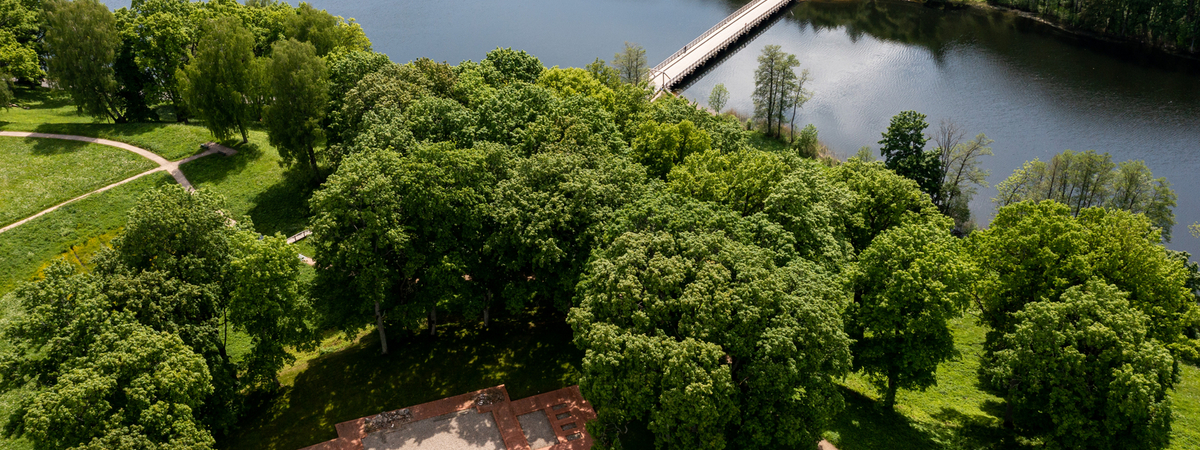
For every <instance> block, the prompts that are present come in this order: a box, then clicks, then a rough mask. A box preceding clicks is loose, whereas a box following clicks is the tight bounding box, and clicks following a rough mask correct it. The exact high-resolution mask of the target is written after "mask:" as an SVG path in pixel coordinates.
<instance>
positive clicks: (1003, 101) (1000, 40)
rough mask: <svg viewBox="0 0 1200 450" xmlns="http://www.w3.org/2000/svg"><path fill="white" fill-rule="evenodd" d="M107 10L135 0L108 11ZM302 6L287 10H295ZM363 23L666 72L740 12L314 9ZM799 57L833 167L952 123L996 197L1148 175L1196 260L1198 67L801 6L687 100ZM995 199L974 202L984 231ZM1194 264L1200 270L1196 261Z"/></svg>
mask: <svg viewBox="0 0 1200 450" xmlns="http://www.w3.org/2000/svg"><path fill="white" fill-rule="evenodd" d="M106 3H107V4H108V5H109V6H112V7H114V8H116V7H121V6H127V5H128V1H123V2H122V1H114V0H108V1H106ZM294 3H295V2H293V4H294ZM311 3H312V4H313V5H314V6H316V7H319V8H324V9H327V10H329V11H330V12H331V13H333V14H336V15H341V16H344V17H353V18H356V19H357V20H358V22H359V23H361V24H362V26H363V28H364V29H365V30H366V33H367V36H369V37H370V38H371V40H372V42H373V43H374V46H375V50H377V51H380V52H383V53H386V54H388V56H390V57H391V59H392V60H393V61H396V62H406V61H409V60H412V59H415V58H418V57H429V58H432V59H434V60H438V61H448V62H450V63H452V64H456V63H458V62H461V61H463V60H468V59H470V60H476V61H478V60H479V59H482V58H483V56H484V54H485V53H487V51H489V50H491V49H493V48H496V47H513V48H518V49H523V50H526V51H529V52H530V53H532V54H534V55H536V56H538V57H539V58H540V59H541V60H542V62H543V63H544V64H546V65H547V66H554V65H558V66H563V67H567V66H574V67H582V66H583V65H584V64H587V63H588V62H591V61H592V60H593V59H595V58H596V57H602V58H605V59H609V60H611V59H612V55H613V53H615V52H616V51H618V50H619V49H620V48H621V47H622V43H623V42H625V41H630V42H636V43H638V44H641V45H642V46H643V47H645V48H646V56H647V58H648V59H649V60H650V64H652V65H653V64H657V63H658V62H659V61H661V60H662V59H664V58H666V57H667V56H669V55H671V54H672V53H674V52H675V51H676V50H678V49H679V48H681V47H682V46H683V45H684V44H686V43H688V42H689V41H691V40H692V39H693V38H695V37H696V36H699V35H700V34H701V33H703V32H704V31H705V30H707V29H708V28H709V27H711V26H712V25H714V24H716V23H717V22H719V21H720V20H721V19H722V18H724V17H725V16H726V15H728V14H729V13H731V12H732V11H733V10H735V9H737V8H738V7H740V6H741V5H743V4H744V3H745V2H741V1H724V0H586V1H584V0H522V1H515V0H447V1H438V2H433V1H424V0H399V1H396V0H312V1H311ZM770 44H776V45H780V46H782V47H783V50H784V51H787V52H790V53H794V54H796V55H797V57H798V58H799V59H800V61H801V63H802V66H801V67H802V68H805V69H809V70H810V71H811V84H810V86H811V88H812V89H813V90H814V91H815V93H816V95H815V97H814V98H813V99H812V100H811V101H810V102H809V103H808V104H807V105H805V107H804V111H803V112H802V113H801V115H800V117H799V118H798V119H797V123H812V124H814V125H815V126H816V127H817V129H818V130H819V132H820V138H821V140H822V141H823V142H825V144H826V145H828V146H829V147H830V148H831V149H833V150H834V151H835V152H836V153H838V154H839V155H841V156H843V157H845V156H848V155H853V154H854V153H855V152H856V151H857V149H858V148H859V147H862V146H871V147H872V148H878V144H877V141H879V139H880V133H881V132H882V131H883V130H884V129H886V127H887V123H888V120H889V118H890V117H891V116H892V115H895V114H896V113H898V112H900V111H903V110H909V109H911V110H916V111H919V112H922V113H924V114H927V115H928V116H929V119H928V122H929V123H930V124H932V126H931V130H930V131H932V129H935V128H936V126H937V123H938V122H939V121H940V120H942V119H943V118H953V119H955V120H956V121H958V123H959V124H961V125H963V127H964V128H965V129H966V130H967V132H968V133H969V134H970V135H972V136H973V135H974V134H976V133H986V134H987V136H988V137H989V138H991V139H994V140H995V143H994V144H993V145H992V149H993V150H994V152H995V156H992V157H987V158H986V159H985V161H984V163H983V164H984V166H985V167H986V168H987V169H989V170H991V173H992V175H991V177H990V178H989V180H988V181H989V182H990V183H992V185H994V184H995V183H998V182H1000V181H1001V180H1003V179H1004V178H1006V177H1007V176H1008V175H1009V174H1011V173H1012V171H1013V170H1014V169H1017V168H1019V167H1020V166H1021V164H1022V163H1023V162H1025V161H1026V160H1031V159H1034V158H1041V159H1042V160H1046V159H1048V158H1049V157H1050V156H1052V155H1053V154H1055V153H1058V152H1060V151H1062V150H1065V149H1072V150H1079V151H1082V150H1096V151H1100V152H1109V153H1111V154H1112V155H1113V159H1114V160H1116V161H1124V160H1129V159H1141V160H1145V161H1146V164H1147V165H1148V166H1149V167H1150V169H1151V170H1152V171H1154V174H1155V175H1156V176H1165V177H1167V179H1168V180H1170V181H1171V183H1172V184H1173V185H1174V186H1173V187H1174V189H1175V192H1176V193H1177V194H1178V195H1179V204H1178V206H1177V207H1176V208H1175V214H1176V220H1177V222H1178V225H1177V226H1176V227H1175V229H1174V240H1173V242H1172V243H1170V244H1168V247H1170V248H1174V249H1178V250H1186V251H1189V252H1191V253H1192V254H1193V255H1200V239H1196V238H1193V237H1192V236H1191V235H1190V234H1189V233H1188V231H1187V225H1188V224H1191V223H1194V222H1197V221H1200V196H1197V195H1196V194H1198V193H1200V63H1197V62H1196V61H1193V60H1184V59H1181V58H1173V57H1166V56H1161V55H1159V56H1152V55H1151V56H1147V55H1145V52H1141V51H1132V50H1130V49H1126V48H1122V47H1121V46H1115V45H1109V44H1101V43H1096V42H1092V41H1089V40H1087V39H1082V38H1077V37H1074V36H1071V35H1069V34H1067V33H1064V32H1061V31H1059V30H1057V29H1054V28H1053V27H1049V26H1046V25H1043V24H1040V23H1038V22H1035V21H1033V20H1028V19H1023V18H1019V17H1016V16H1015V15H1013V14H1008V13H1000V12H994V11H984V10H978V9H968V10H962V11H939V10H932V9H928V8H925V7H923V6H921V5H918V4H912V3H894V2H876V3H863V2H834V3H823V2H806V3H800V4H797V5H795V6H794V7H792V8H791V9H790V10H788V11H785V12H784V13H783V14H782V16H781V17H780V18H779V19H778V20H776V21H775V22H773V23H769V24H767V25H766V26H765V27H764V29H763V30H762V31H761V32H760V33H758V34H757V36H755V37H753V40H751V41H749V42H748V43H746V44H745V45H744V47H742V48H741V50H739V51H737V52H733V53H731V54H730V55H728V57H727V58H725V59H724V60H723V61H721V62H720V63H717V64H711V66H712V67H709V68H707V70H706V71H705V72H704V73H703V74H702V75H701V76H699V77H696V79H695V80H694V81H693V82H692V84H691V85H690V86H689V87H688V88H687V89H686V90H685V91H684V92H683V95H685V96H687V97H688V98H691V99H694V100H696V101H699V102H700V103H701V104H704V103H706V102H707V98H708V93H709V92H710V90H711V89H712V87H713V86H715V85H716V84H717V83H724V84H725V86H726V87H727V88H728V89H729V91H730V101H729V105H728V107H732V108H734V109H736V110H739V111H745V112H749V111H750V110H751V109H752V106H751V101H750V93H751V92H752V91H753V88H754V83H753V72H754V69H755V68H756V66H757V62H756V60H755V59H756V57H757V56H758V54H759V52H760V51H761V50H762V47H763V46H766V45H770ZM994 195H995V189H994V188H991V187H989V188H987V189H981V190H980V193H979V194H978V195H977V196H976V199H975V201H974V202H973V203H972V210H973V213H974V215H975V219H976V221H977V222H978V223H980V224H986V223H988V222H989V221H990V218H991V216H992V213H993V211H994V208H993V206H992V203H991V198H992V197H993V196H994ZM1193 259H1196V258H1193Z"/></svg>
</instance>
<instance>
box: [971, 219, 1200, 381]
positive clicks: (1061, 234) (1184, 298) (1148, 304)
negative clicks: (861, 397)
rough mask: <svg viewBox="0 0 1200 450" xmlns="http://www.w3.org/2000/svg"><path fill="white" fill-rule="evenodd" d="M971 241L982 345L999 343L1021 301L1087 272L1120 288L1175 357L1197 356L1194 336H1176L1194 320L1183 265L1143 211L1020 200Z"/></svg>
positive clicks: (1051, 295)
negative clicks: (984, 332)
mask: <svg viewBox="0 0 1200 450" xmlns="http://www.w3.org/2000/svg"><path fill="white" fill-rule="evenodd" d="M971 245H972V248H971V251H970V252H971V254H973V255H975V256H976V261H977V263H978V264H979V265H980V267H981V268H982V269H983V271H984V272H983V273H984V274H985V275H986V276H985V277H983V278H981V280H980V283H979V285H978V294H979V297H978V302H979V303H978V307H979V308H980V309H981V311H982V312H981V314H980V318H981V320H982V321H983V322H984V323H985V324H987V325H988V326H989V327H991V328H992V330H994V332H993V333H990V334H989V335H988V339H987V341H986V342H985V343H984V349H985V351H988V352H995V351H999V350H1002V349H1003V347H1002V344H1001V343H999V342H998V341H997V339H998V338H999V335H1000V334H1004V333H1010V332H1012V330H1014V329H1015V327H1016V326H1017V325H1018V322H1017V320H1016V318H1015V316H1014V314H1015V313H1016V312H1017V311H1020V310H1021V309H1022V308H1024V307H1025V305H1027V304H1030V303H1035V302H1040V301H1055V299H1058V298H1060V297H1061V296H1062V293H1063V292H1065V291H1066V290H1067V289H1069V288H1071V287H1073V286H1080V285H1083V284H1085V283H1087V282H1088V281H1089V280H1091V279H1093V278H1095V279H1099V280H1102V281H1104V282H1105V283H1107V284H1111V285H1113V286H1115V287H1116V288H1117V289H1120V290H1121V291H1123V292H1127V293H1128V294H1129V296H1128V301H1129V304H1130V306H1131V307H1133V308H1136V309H1138V310H1140V311H1142V312H1143V313H1144V314H1146V316H1148V317H1149V318H1150V322H1149V323H1148V326H1149V333H1150V336H1151V337H1153V338H1155V339H1157V340H1158V341H1159V342H1162V343H1163V344H1164V345H1166V346H1167V348H1168V349H1170V350H1171V351H1172V352H1173V353H1174V354H1175V355H1176V356H1180V357H1183V358H1196V357H1197V356H1198V355H1200V353H1198V352H1197V349H1198V348H1200V343H1197V342H1196V341H1195V340H1190V339H1188V338H1187V336H1186V335H1184V330H1186V329H1188V328H1189V327H1191V326H1195V324H1196V323H1197V320H1200V316H1198V315H1197V312H1196V303H1195V296H1194V295H1193V294H1192V292H1191V289H1190V288H1189V287H1188V282H1189V279H1190V278H1191V276H1190V273H1189V270H1188V268H1187V267H1186V266H1185V264H1184V262H1183V261H1181V260H1179V259H1178V258H1174V257H1172V256H1171V254H1170V253H1168V251H1167V250H1166V248H1164V247H1163V246H1162V244H1161V240H1160V238H1159V236H1158V234H1157V231H1156V230H1155V229H1154V227H1153V225H1151V223H1150V221H1149V220H1148V219H1147V218H1146V217H1145V216H1143V215H1140V214H1132V213H1129V212H1127V211H1121V210H1112V209H1105V208H1088V209H1084V210H1083V211H1081V212H1080V214H1079V216H1078V217H1076V216H1074V215H1072V214H1071V209H1070V207H1068V206H1066V205H1063V204H1061V203H1057V202H1053V201H1043V202H1041V203H1033V202H1022V203H1017V204H1013V205H1009V206H1007V207H1004V208H1000V210H999V211H998V212H997V214H996V218H995V219H994V220H993V221H992V224H991V226H990V227H989V228H988V229H987V230H983V231H977V232H975V233H972V237H971ZM1113 255H1120V257H1114V256H1113Z"/></svg>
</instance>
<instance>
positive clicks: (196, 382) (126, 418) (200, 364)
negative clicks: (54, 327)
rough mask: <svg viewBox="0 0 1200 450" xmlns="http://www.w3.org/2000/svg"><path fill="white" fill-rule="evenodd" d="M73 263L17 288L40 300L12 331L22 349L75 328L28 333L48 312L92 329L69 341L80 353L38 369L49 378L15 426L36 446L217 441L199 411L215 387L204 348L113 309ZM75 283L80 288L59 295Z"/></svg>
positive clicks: (27, 299)
mask: <svg viewBox="0 0 1200 450" xmlns="http://www.w3.org/2000/svg"><path fill="white" fill-rule="evenodd" d="M70 270H71V269H70V267H69V266H67V265H66V264H59V265H58V267H56V268H54V269H52V270H48V271H47V272H48V277H47V279H46V281H43V282H40V283H45V284H47V286H40V285H39V284H40V283H39V284H30V285H26V286H25V287H23V292H22V293H21V294H19V297H20V298H22V299H23V302H24V305H25V306H26V307H27V308H29V307H33V308H30V310H31V312H32V313H33V314H31V315H26V316H23V317H22V318H20V319H18V322H17V323H16V324H15V325H10V327H11V328H9V330H10V331H6V333H5V335H6V338H8V339H9V342H11V343H12V344H13V345H14V346H15V347H17V348H18V349H19V351H36V350H37V344H39V343H41V344H46V343H47V341H50V340H58V339H62V338H65V337H67V336H65V335H53V334H51V336H53V337H51V336H47V335H40V336H39V335H38V334H36V333H33V334H25V333H22V331H32V330H33V329H36V328H38V327H37V326H36V325H34V324H36V323H37V322H38V321H41V320H46V319H50V320H54V319H61V318H63V317H64V316H68V317H70V318H71V319H72V320H70V321H69V322H68V323H67V324H66V325H67V327H71V328H74V327H85V328H87V329H88V332H87V333H84V334H76V335H75V336H73V337H75V338H82V339H79V340H77V341H73V342H71V344H70V345H71V346H73V347H78V349H76V350H74V351H73V352H72V353H73V354H74V356H73V357H71V358H69V359H63V360H59V361H58V362H57V364H56V365H53V366H50V365H49V364H47V365H46V369H47V371H46V372H43V373H42V374H41V376H40V377H39V378H38V379H37V380H38V381H39V383H40V384H41V386H42V387H40V388H35V389H34V391H33V394H32V395H30V396H29V397H27V398H26V400H25V401H24V402H23V403H22V404H21V405H20V406H19V409H18V412H17V413H16V414H15V415H14V417H13V418H12V420H13V422H10V423H9V427H11V428H10V429H16V430H20V433H22V434H24V435H25V436H27V437H29V438H30V439H31V440H32V441H33V442H34V448H36V449H47V450H49V449H59V448H80V449H97V450H99V449H119V450H125V449H129V450H133V449H141V448H190V449H208V448H212V446H213V438H212V436H211V435H210V434H209V432H208V431H207V430H206V429H205V428H204V427H203V426H202V425H201V424H200V423H198V420H197V418H196V416H195V414H194V413H195V411H196V410H197V408H199V407H200V406H201V405H202V404H203V403H204V401H205V399H206V398H207V397H208V396H209V395H210V394H211V393H212V391H213V386H212V377H211V376H210V374H209V371H208V367H206V365H205V361H204V358H202V357H200V356H199V355H196V354H195V353H193V352H192V350H191V348H189V347H188V346H187V345H185V344H184V342H183V341H182V340H180V338H179V337H178V336H177V335H174V334H171V333H167V332H162V331H155V330H153V329H151V328H150V327H147V326H145V325H142V324H139V323H137V322H136V321H135V320H133V319H132V318H130V317H129V316H128V314H121V313H117V314H112V313H111V312H110V311H109V310H108V308H107V307H106V306H107V305H105V303H107V302H106V301H105V300H106V298H105V296H104V294H102V293H101V292H100V291H98V290H94V289H89V288H88V287H87V286H86V284H87V282H88V281H90V280H87V279H85V278H82V277H69V271H70ZM70 284H75V285H77V286H76V287H75V289H79V290H81V291H76V292H74V293H75V294H82V295H77V296H73V297H71V298H70V299H66V298H62V297H59V295H61V294H64V293H66V292H63V291H61V290H60V289H62V288H64V287H66V286H64V285H70ZM43 289H45V290H43ZM68 289H70V288H68ZM56 291H57V292H56ZM55 303H57V305H54V306H51V305H53V304H55ZM35 305H36V306H35ZM60 323H61V322H60ZM12 330H20V331H16V332H13V331H12ZM42 330H43V331H46V332H49V331H51V330H50V329H46V328H44V327H43V328H42ZM26 355H28V354H26ZM29 356H32V355H29ZM11 361H12V360H10V359H8V358H5V361H4V362H5V363H9V362H11ZM5 366H7V364H5ZM5 368H7V367H5ZM5 381H6V382H12V381H13V380H9V379H6V380H5Z"/></svg>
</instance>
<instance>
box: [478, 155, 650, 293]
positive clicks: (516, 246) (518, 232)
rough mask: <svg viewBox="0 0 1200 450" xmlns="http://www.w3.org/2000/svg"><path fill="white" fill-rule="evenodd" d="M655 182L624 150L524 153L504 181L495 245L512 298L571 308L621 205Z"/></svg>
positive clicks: (495, 211)
mask: <svg viewBox="0 0 1200 450" xmlns="http://www.w3.org/2000/svg"><path fill="white" fill-rule="evenodd" d="M648 189H649V187H648V186H646V175H645V170H644V169H643V168H642V167H641V166H639V165H637V164H635V163H633V162H631V161H629V160H628V159H626V158H623V157H619V156H610V155H601V156H586V155H581V154H576V153H561V152H551V153H541V154H537V155H533V156H530V157H529V158H522V159H517V160H514V161H513V162H512V165H511V166H510V168H509V172H508V178H507V179H505V180H503V181H501V182H500V184H499V185H498V186H497V187H496V196H495V200H494V203H493V204H492V205H491V206H490V207H489V214H491V215H492V217H493V220H495V222H496V230H497V231H496V233H494V234H493V235H492V236H491V237H490V238H489V239H488V253H489V254H490V258H493V259H492V260H493V261H495V265H496V266H498V267H500V268H502V269H503V271H504V274H503V275H502V276H503V277H504V280H505V281H506V284H505V285H504V288H503V294H504V298H505V300H506V302H507V305H508V307H509V308H510V309H513V310H517V309H520V308H522V307H524V306H525V305H527V304H528V302H530V301H531V300H536V298H534V294H535V293H536V294H537V296H538V297H540V298H542V299H544V300H543V302H544V303H543V304H545V303H548V304H551V305H554V306H555V307H557V308H559V309H560V310H562V311H566V310H567V309H568V308H569V307H570V305H571V299H572V297H573V296H574V293H575V285H576V283H578V281H579V274H580V273H581V272H582V271H583V269H584V264H585V262H586V261H587V259H588V255H589V254H590V253H591V251H592V249H593V248H594V247H595V246H596V245H597V242H598V241H599V238H600V236H601V235H602V234H603V232H604V227H605V226H606V225H607V224H609V223H610V222H611V221H612V220H613V216H614V215H615V214H616V212H617V210H619V209H620V208H621V207H623V206H624V205H626V204H627V203H629V202H631V201H633V200H634V199H636V198H638V197H640V196H641V195H642V194H643V193H644V192H646V191H647V190H648Z"/></svg>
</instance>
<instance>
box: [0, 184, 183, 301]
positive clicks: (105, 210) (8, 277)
mask: <svg viewBox="0 0 1200 450" xmlns="http://www.w3.org/2000/svg"><path fill="white" fill-rule="evenodd" d="M174 182H175V181H174V180H173V179H172V178H171V176H170V175H168V174H166V173H154V174H150V175H147V176H145V177H142V178H139V179H137V180H134V181H132V182H130V183H128V184H123V185H121V186H117V187H115V188H113V189H110V190H108V191H104V192H101V193H99V194H96V195H93V196H91V197H88V198H85V199H83V200H80V201H78V202H74V203H71V204H68V205H66V206H63V207H62V208H59V209H57V210H54V211H53V212H51V213H49V214H46V215H44V216H42V217H38V218H37V219H34V220H32V221H30V222H28V223H25V224H24V225H21V226H19V227H16V228H13V229H12V230H9V231H6V232H4V233H0V295H3V294H4V293H7V292H9V291H11V290H12V288H13V287H15V286H16V284H17V283H20V282H22V281H25V280H28V279H30V278H32V277H33V276H34V275H36V274H37V272H38V270H39V269H40V268H41V267H43V266H45V265H46V264H48V263H49V261H50V260H51V259H53V258H55V257H57V256H60V255H63V254H64V253H66V254H69V255H71V256H72V258H75V255H76V254H78V253H80V252H79V251H74V252H72V250H73V249H76V248H77V247H95V246H96V245H97V241H98V240H104V241H107V239H103V237H104V236H108V239H111V237H112V236H113V235H115V233H116V231H117V230H119V229H120V228H121V227H123V226H124V225H125V218H126V213H127V212H128V211H129V208H132V207H133V205H134V204H135V203H136V202H137V199H138V197H140V196H141V195H142V193H143V192H145V191H146V190H148V189H151V188H153V187H154V186H158V185H162V184H166V183H174ZM97 238H100V239H97ZM89 241H91V242H89ZM79 258H81V259H83V260H84V261H83V262H86V256H80V257H79ZM69 259H70V258H69Z"/></svg>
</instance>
